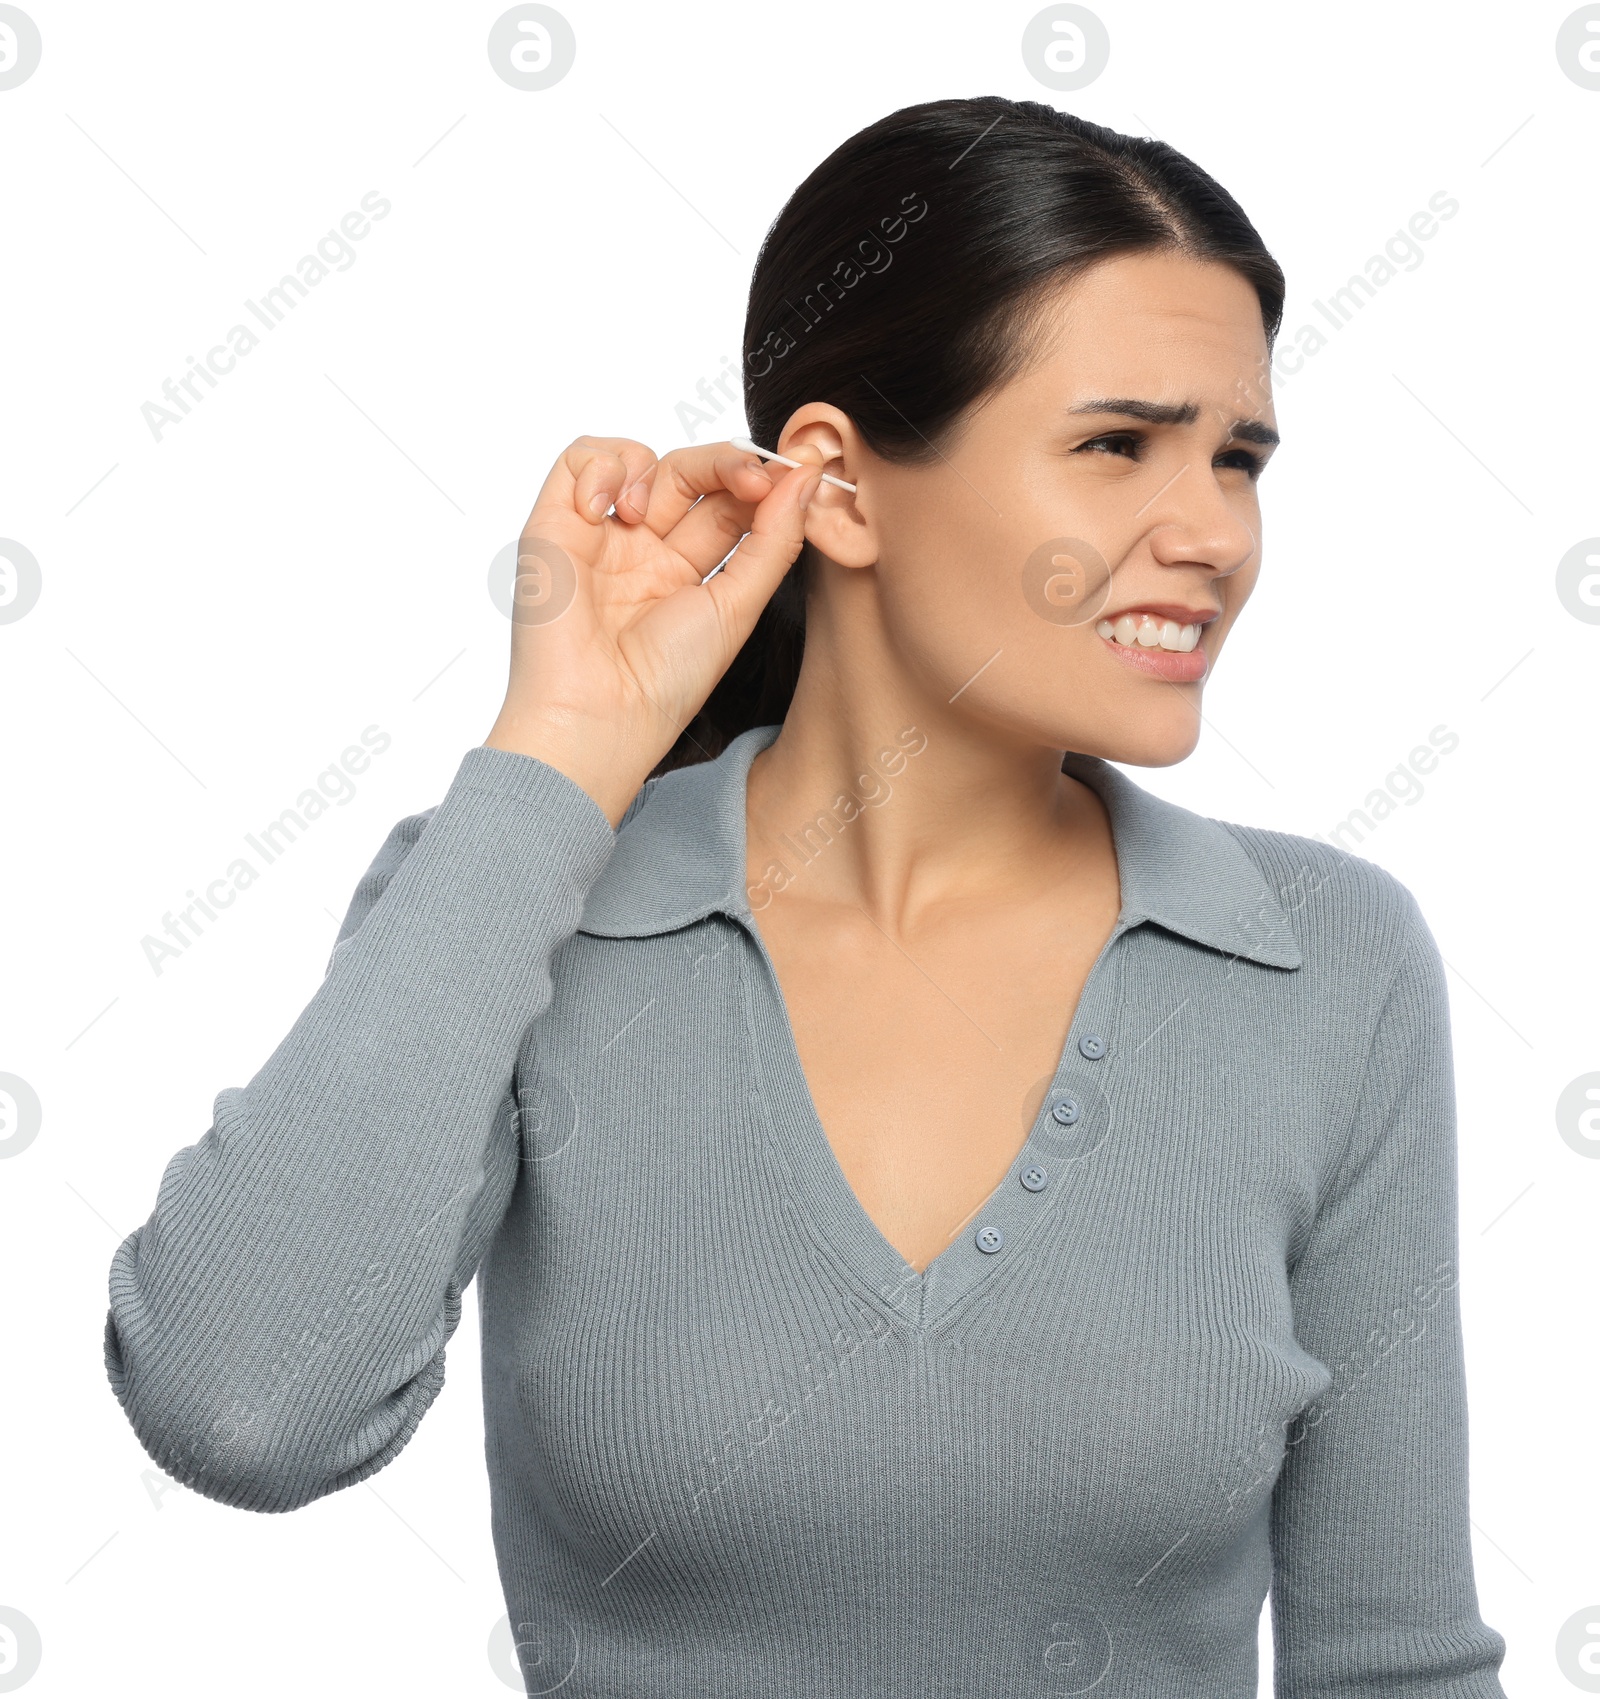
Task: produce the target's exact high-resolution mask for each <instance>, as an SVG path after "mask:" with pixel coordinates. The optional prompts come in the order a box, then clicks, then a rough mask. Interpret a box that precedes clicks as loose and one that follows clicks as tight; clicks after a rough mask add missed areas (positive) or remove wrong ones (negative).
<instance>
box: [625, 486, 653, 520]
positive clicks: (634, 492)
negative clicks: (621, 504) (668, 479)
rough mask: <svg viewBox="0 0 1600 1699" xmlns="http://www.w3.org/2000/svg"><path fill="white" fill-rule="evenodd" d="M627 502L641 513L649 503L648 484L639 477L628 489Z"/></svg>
mask: <svg viewBox="0 0 1600 1699" xmlns="http://www.w3.org/2000/svg"><path fill="white" fill-rule="evenodd" d="M627 499H628V503H629V505H630V506H631V507H632V508H633V509H634V511H635V512H637V513H643V512H644V510H645V509H646V508H647V507H649V505H650V486H649V485H648V484H647V483H646V482H645V481H644V479H643V478H641V479H640V480H639V481H638V483H636V484H634V485H632V486H630V488H629V490H628V497H627Z"/></svg>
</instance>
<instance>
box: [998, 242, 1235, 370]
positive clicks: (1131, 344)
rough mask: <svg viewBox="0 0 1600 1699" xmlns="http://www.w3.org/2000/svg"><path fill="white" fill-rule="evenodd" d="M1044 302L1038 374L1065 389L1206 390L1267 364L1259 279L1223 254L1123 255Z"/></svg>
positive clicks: (1055, 292) (1077, 279)
mask: <svg viewBox="0 0 1600 1699" xmlns="http://www.w3.org/2000/svg"><path fill="white" fill-rule="evenodd" d="M1039 311H1040V318H1039V321H1038V322H1039V325H1040V328H1041V329H1042V330H1043V331H1044V333H1045V335H1044V338H1043V345H1042V347H1041V350H1040V357H1039V359H1038V361H1037V363H1036V364H1035V365H1034V366H1033V367H1032V368H1031V372H1030V376H1031V377H1032V378H1033V379H1034V380H1035V381H1036V382H1041V383H1044V384H1046V385H1050V386H1053V387H1055V388H1057V389H1058V390H1059V389H1060V388H1062V387H1063V386H1064V385H1065V386H1067V387H1070V388H1071V389H1073V390H1084V391H1088V390H1093V391H1095V392H1096V393H1098V394H1103V395H1139V396H1142V397H1145V398H1146V399H1148V400H1152V401H1166V400H1183V399H1190V398H1192V399H1200V396H1199V393H1198V392H1199V391H1201V390H1205V391H1206V392H1208V393H1209V392H1210V391H1211V390H1213V389H1215V388H1217V387H1218V386H1219V385H1220V386H1221V387H1224V388H1227V389H1228V390H1229V391H1230V392H1231V391H1232V389H1233V387H1234V384H1235V380H1236V379H1237V378H1238V377H1240V376H1241V375H1243V374H1249V373H1252V372H1261V373H1264V372H1265V369H1266V357H1267V339H1266V330H1265V328H1264V326H1263V325H1262V322H1261V303H1260V300H1259V298H1258V297H1257V295H1256V292H1255V288H1254V286H1253V285H1252V284H1251V283H1250V282H1249V281H1248V280H1247V279H1246V278H1244V277H1243V276H1241V275H1240V274H1239V273H1238V272H1237V271H1235V270H1234V269H1233V268H1232V267H1231V266H1226V265H1222V264H1220V263H1218V262H1217V261H1214V260H1197V259H1193V258H1191V257H1189V256H1188V255H1184V254H1174V253H1165V252H1161V253H1140V254H1122V255H1118V256H1116V257H1115V258H1112V259H1107V260H1101V261H1100V262H1098V263H1097V264H1095V265H1093V266H1091V267H1090V268H1089V269H1088V270H1087V271H1086V272H1084V273H1082V274H1081V275H1079V276H1078V277H1076V278H1073V279H1071V280H1070V281H1069V282H1067V283H1065V284H1063V285H1062V286H1061V287H1060V288H1059V289H1058V290H1056V291H1054V292H1053V293H1052V294H1051V295H1049V296H1048V297H1046V299H1045V300H1044V301H1043V302H1041V304H1040V309H1039ZM1180 392H1182V393H1180Z"/></svg>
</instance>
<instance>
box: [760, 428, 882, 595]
mask: <svg viewBox="0 0 1600 1699" xmlns="http://www.w3.org/2000/svg"><path fill="white" fill-rule="evenodd" d="M773 447H774V448H776V449H777V451H778V453H779V454H786V455H788V456H789V458H790V459H791V460H809V461H811V462H812V463H813V464H815V462H816V459H817V456H818V455H819V454H820V455H821V457H822V470H823V471H824V472H827V473H830V474H831V475H832V476H833V477H835V478H841V479H843V480H844V482H845V483H847V484H854V485H855V486H856V489H855V493H854V494H852V493H851V492H850V491H849V490H841V489H840V488H839V486H838V485H837V484H830V483H828V482H827V480H826V479H824V480H823V482H821V483H820V484H818V485H817V487H816V490H815V492H814V493H813V495H812V497H811V504H810V506H809V507H808V508H807V509H806V541H807V542H808V543H810V544H811V545H812V547H813V548H815V549H816V550H817V551H818V552H819V553H821V554H824V555H826V556H827V557H828V559H829V560H831V561H836V562H837V563H838V564H839V565H840V566H848V567H859V566H872V565H874V564H876V562H877V559H878V544H877V537H876V535H875V533H874V531H873V527H872V525H871V522H870V521H869V519H868V518H867V511H868V508H867V502H866V497H867V491H866V490H865V489H863V487H862V478H863V476H870V474H869V471H868V464H867V463H868V460H869V459H870V456H869V455H868V454H867V453H866V452H865V445H864V444H863V443H862V441H861V438H860V435H859V433H858V432H857V431H856V428H855V426H854V425H853V424H852V423H851V422H850V419H849V416H848V415H847V414H844V413H841V412H840V411H839V409H838V408H837V407H823V406H818V407H815V408H812V407H805V408H802V409H800V411H799V412H797V413H796V414H795V415H794V417H793V418H792V419H791V420H790V421H789V423H788V424H787V425H786V426H785V427H784V430H783V434H782V436H781V437H780V438H779V440H778V441H777V442H776V443H774V444H773ZM806 451H809V452H806Z"/></svg>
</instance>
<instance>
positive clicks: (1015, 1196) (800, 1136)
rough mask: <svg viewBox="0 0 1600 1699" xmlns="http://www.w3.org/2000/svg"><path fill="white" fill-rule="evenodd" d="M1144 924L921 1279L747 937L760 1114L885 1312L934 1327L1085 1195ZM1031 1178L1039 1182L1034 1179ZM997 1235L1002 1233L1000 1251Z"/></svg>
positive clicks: (1095, 982) (1086, 998)
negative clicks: (1018, 1135) (983, 1188)
mask: <svg viewBox="0 0 1600 1699" xmlns="http://www.w3.org/2000/svg"><path fill="white" fill-rule="evenodd" d="M1134 924H1136V922H1135V921H1134V920H1133V919H1131V918H1130V916H1129V913H1128V908H1127V904H1126V902H1124V903H1123V905H1122V909H1121V912H1120V913H1119V914H1118V916H1117V921H1116V924H1115V925H1114V926H1113V927H1112V929H1111V932H1110V935H1109V936H1108V937H1107V938H1106V941H1105V943H1104V944H1103V945H1102V946H1101V948H1100V952H1099V954H1098V955H1097V956H1096V957H1095V960H1094V964H1093V966H1092V967H1091V968H1090V969H1089V972H1088V975H1087V976H1086V978H1085V979H1084V983H1083V989H1082V991H1081V992H1080V993H1079V997H1078V1006H1077V1010H1076V1011H1075V1013H1074V1015H1073V1018H1072V1023H1071V1025H1070V1027H1069V1028H1068V1030H1067V1034H1066V1037H1065V1039H1064V1040H1063V1043H1062V1047H1061V1052H1060V1055H1059V1056H1058V1057H1057V1060H1056V1066H1055V1070H1054V1072H1053V1074H1052V1075H1051V1083H1050V1088H1049V1090H1048V1091H1047V1092H1046V1093H1045V1096H1044V1101H1043V1102H1042V1103H1041V1105H1040V1107H1039V1112H1038V1114H1037V1115H1036V1116H1035V1117H1034V1121H1033V1125H1032V1126H1031V1127H1030V1129H1029V1132H1028V1137H1027V1138H1026V1140H1024V1142H1023V1144H1022V1146H1021V1148H1020V1149H1019V1150H1018V1152H1017V1154H1016V1156H1015V1157H1014V1158H1013V1159H1012V1161H1011V1163H1010V1165H1009V1166H1008V1167H1007V1169H1006V1172H1005V1175H1004V1177H1003V1178H1002V1179H1001V1181H1000V1183H999V1184H998V1185H997V1186H996V1187H995V1188H994V1190H993V1191H992V1192H990V1193H989V1195H988V1196H987V1197H986V1198H985V1199H984V1200H983V1202H982V1203H981V1204H980V1205H979V1206H978V1208H977V1209H976V1210H974V1211H973V1212H972V1214H971V1215H969V1216H968V1218H967V1220H966V1221H965V1223H964V1224H963V1225H962V1226H961V1228H960V1229H958V1230H957V1232H956V1233H955V1235H954V1236H952V1238H951V1240H950V1242H949V1243H948V1244H947V1245H946V1246H945V1248H944V1249H943V1250H942V1251H940V1252H939V1254H938V1255H937V1256H936V1257H934V1258H933V1260H932V1261H931V1262H930V1263H929V1264H928V1266H927V1267H926V1268H925V1269H923V1270H922V1271H921V1272H920V1273H919V1272H918V1271H917V1270H916V1269H915V1268H913V1267H912V1265H911V1264H910V1263H909V1262H908V1261H907V1260H906V1258H905V1257H904V1256H902V1255H901V1253H900V1252H899V1251H898V1250H897V1249H896V1248H895V1247H894V1245H893V1244H892V1243H891V1242H890V1241H889V1239H888V1238H887V1237H886V1236H885V1234H884V1232H883V1230H882V1228H880V1227H879V1226H878V1224H877V1222H876V1221H875V1220H874V1219H873V1217H872V1215H871V1213H870V1212H869V1211H868V1209H867V1207H866V1205H865V1204H864V1203H862V1201H861V1199H860V1196H859V1195H858V1194H857V1192H856V1190H855V1188H854V1187H853V1186H852V1185H851V1184H850V1181H849V1179H848V1178H847V1177H846V1175H845V1172H844V1168H843V1165H842V1164H841V1163H840V1161H839V1157H838V1153H837V1151H835V1149H834V1147H833V1142H832V1140H831V1139H830V1138H829V1137H828V1132H827V1129H826V1127H824V1125H823V1123H822V1117H821V1115H820V1114H819V1112H818V1110H817V1106H816V1099H815V1098H814V1096H813V1095H812V1091H811V1084H810V1081H809V1080H808V1079H807V1078H806V1072H805V1067H804V1065H803V1063H802V1062H801V1060H800V1047H799V1041H798V1039H797V1037H796V1034H795V1029H794V1023H793V1020H792V1019H791V1017H790V1014H789V1008H788V1003H787V1000H786V999H785V997H784V993H783V986H782V982H781V981H780V980H779V978H778V972H777V967H776V965H775V964H774V962H773V959H772V955H771V952H770V951H769V950H768V948H767V945H766V940H765V939H763V938H762V936H761V933H760V928H759V927H758V926H757V925H755V923H754V918H753V917H752V919H751V922H750V924H749V925H747V926H746V927H745V928H744V929H743V930H744V931H745V933H746V935H747V936H748V937H749V938H750V939H751V941H752V943H753V944H754V947H755V952H756V957H757V959H758V960H759V963H760V965H761V968H762V970H763V971H762V972H761V974H760V975H751V974H745V975H743V980H744V993H745V1015H746V1019H747V1021H748V1023H749V1031H750V1036H751V1039H752V1042H753V1047H754V1056H753V1058H752V1066H753V1070H754V1076H755V1079H756V1081H757V1093H756V1095H757V1097H758V1099H759V1104H758V1107H759V1108H761V1109H762V1110H764V1111H765V1118H766V1121H767V1124H768V1127H769V1129H770V1131H771V1132H772V1134H773V1136H774V1138H775V1140H776V1143H777V1147H778V1150H779V1152H780V1154H781V1155H782V1157H783V1158H784V1163H785V1167H786V1169H787V1172H788V1175H789V1179H790V1182H791V1185H792V1188H793V1190H794V1193H795V1197H796V1201H797V1205H798V1208H799V1211H800V1218H801V1221H802V1223H803V1224H804V1226H805V1227H806V1228H807V1230H808V1231H810V1232H812V1233H813V1234H814V1235H816V1236H819V1237H820V1239H821V1240H822V1242H823V1243H824V1244H825V1245H826V1246H827V1247H828V1248H829V1249H830V1250H831V1252H832V1254H833V1256H834V1259H835V1260H836V1262H838V1263H839V1264H840V1265H841V1267H842V1268H843V1269H844V1270H845V1271H846V1272H847V1273H848V1274H850V1275H851V1276H853V1277H854V1278H855V1279H856V1280H857V1281H859V1282H860V1283H862V1284H863V1285H864V1286H865V1287H866V1288H867V1289H868V1290H869V1291H870V1292H871V1294H872V1296H873V1298H874V1299H875V1300H876V1302H877V1304H878V1305H879V1307H881V1308H883V1309H886V1310H888V1311H889V1312H891V1313H892V1314H894V1315H897V1316H899V1317H900V1318H902V1320H904V1321H905V1322H906V1323H908V1324H909V1325H911V1326H912V1327H914V1328H916V1329H918V1330H921V1329H925V1328H929V1327H932V1326H933V1325H934V1324H935V1323H936V1322H937V1321H938V1320H939V1318H940V1317H942V1316H943V1315H945V1314H947V1313H948V1312H949V1311H950V1310H952V1309H953V1308H954V1307H955V1306H956V1305H957V1304H958V1303H960V1302H961V1301H962V1299H964V1298H965V1297H966V1296H967V1295H968V1294H969V1293H970V1292H973V1291H975V1290H976V1289H977V1288H978V1287H979V1286H980V1285H982V1284H983V1283H984V1282H985V1281H986V1280H987V1279H989V1278H992V1277H993V1276H994V1275H996V1274H998V1273H999V1271H1000V1270H1002V1269H1004V1268H1008V1267H1010V1266H1011V1265H1012V1264H1013V1263H1014V1262H1015V1261H1016V1260H1017V1259H1018V1258H1019V1257H1022V1256H1024V1255H1026V1253H1027V1250H1028V1247H1029V1243H1030V1241H1031V1240H1032V1239H1033V1238H1034V1236H1035V1234H1036V1232H1037V1231H1038V1229H1039V1228H1040V1227H1041V1226H1042V1225H1043V1224H1044V1222H1045V1221H1046V1220H1047V1219H1048V1218H1049V1217H1050V1216H1051V1215H1053V1214H1054V1213H1055V1212H1056V1210H1057V1209H1058V1208H1059V1199H1060V1198H1061V1197H1062V1196H1063V1195H1064V1194H1065V1193H1068V1192H1070V1191H1071V1190H1072V1189H1073V1188H1072V1180H1073V1171H1074V1165H1075V1164H1076V1163H1078V1162H1079V1161H1080V1160H1081V1159H1082V1158H1083V1157H1084V1156H1087V1155H1088V1154H1089V1153H1090V1152H1091V1151H1093V1150H1094V1149H1096V1148H1097V1147H1098V1146H1099V1145H1100V1144H1101V1142H1102V1141H1103V1140H1104V1139H1105V1137H1106V1136H1107V1134H1108V1132H1109V1131H1110V1126H1111V1106H1110V1098H1109V1093H1108V1090H1107V1085H1108V1073H1107V1070H1108V1067H1109V1065H1110V1064H1111V1062H1112V1060H1113V1058H1114V1057H1115V1055H1116V1046H1117V1034H1116V1025H1117V1022H1116V1017H1117V1014H1118V1012H1119V1011H1120V1008H1121V1002H1122V963H1123V960H1124V957H1125V952H1123V951H1121V950H1118V949H1117V948H1116V945H1117V941H1118V940H1119V939H1120V938H1121V937H1122V935H1123V934H1124V933H1125V932H1127V931H1129V930H1130V929H1131V927H1132V926H1133V925H1134ZM1096 1052H1097V1053H1096ZM1058 1106H1061V1107H1060V1108H1059V1109H1058ZM1040 1173H1042V1174H1043V1183H1042V1185H1041V1184H1040V1183H1039V1179H1038V1176H1039V1174H1040ZM1024 1175H1028V1176H1029V1179H1028V1182H1026V1183H1025V1182H1024V1179H1023V1176H1024ZM990 1235H998V1244H997V1245H996V1241H995V1238H994V1237H992V1236H990ZM986 1245H987V1246H992V1247H995V1248H990V1249H986V1248H984V1247H985V1246H986Z"/></svg>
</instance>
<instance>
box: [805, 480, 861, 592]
mask: <svg viewBox="0 0 1600 1699" xmlns="http://www.w3.org/2000/svg"><path fill="white" fill-rule="evenodd" d="M834 464H835V465H838V464H840V463H839V462H838V461H835V462H834ZM825 470H826V468H825ZM834 476H835V477H838V476H840V474H839V473H835V474H834ZM806 541H807V542H808V543H810V544H811V545H812V546H813V547H814V548H815V549H816V550H817V552H818V553H819V554H824V555H826V556H827V557H828V559H829V560H831V561H833V562H834V563H835V564H836V565H838V566H843V567H849V568H857V567H863V566H875V565H876V564H877V560H878V541H877V537H876V535H875V534H874V531H873V527H872V524H871V522H870V521H869V520H868V519H867V517H866V516H865V514H863V512H862V511H861V506H860V503H859V501H858V499H857V497H856V496H853V495H851V493H850V492H849V491H848V490H841V489H840V488H839V486H838V485H837V484H826V483H821V484H818V485H817V488H816V492H815V494H813V496H812V497H811V505H810V506H809V507H808V508H807V509H806Z"/></svg>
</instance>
